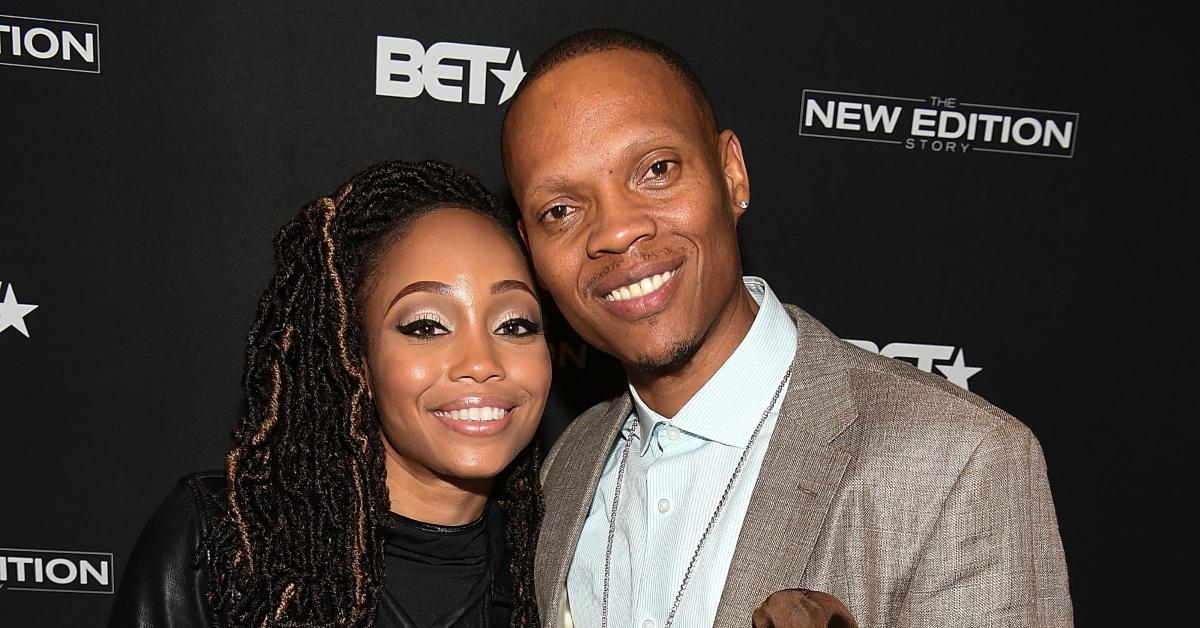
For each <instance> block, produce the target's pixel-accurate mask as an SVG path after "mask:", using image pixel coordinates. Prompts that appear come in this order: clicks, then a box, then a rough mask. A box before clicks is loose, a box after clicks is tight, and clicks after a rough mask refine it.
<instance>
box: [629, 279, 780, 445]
mask: <svg viewBox="0 0 1200 628" xmlns="http://www.w3.org/2000/svg"><path fill="white" fill-rule="evenodd" d="M742 282H743V283H744V284H745V285H746V290H747V291H749V292H750V296H751V297H753V298H754V300H755V302H757V303H758V313H757V314H755V316H754V322H753V323H752V324H751V325H750V331H748V332H747V333H746V337H745V338H742V342H741V343H739V344H738V346H737V349H734V351H733V353H732V354H730V356H729V359H727V360H725V363H724V364H722V365H721V368H719V369H717V372H716V373H715V374H713V376H712V378H710V379H709V380H708V381H707V382H706V383H705V384H704V386H702V387H701V388H700V390H698V391H697V392H696V394H695V395H693V396H692V398H691V399H689V400H688V402H687V403H685V404H684V405H683V407H682V408H680V410H679V412H678V413H677V414H676V415H675V416H674V417H670V418H667V417H664V416H662V415H660V414H658V413H657V412H655V411H653V410H651V409H650V408H648V407H647V406H646V404H645V403H644V402H643V401H642V398H641V397H640V396H639V395H638V393H637V390H635V389H634V387H633V385H632V384H630V385H629V393H630V396H632V397H633V407H634V411H635V412H636V413H637V416H638V417H639V420H638V436H639V437H640V438H641V441H640V446H639V453H640V454H642V455H645V453H646V451H647V449H648V448H649V445H650V440H651V439H650V436H651V434H653V432H654V427H655V425H656V424H658V423H662V422H664V421H669V422H670V424H671V425H673V426H675V427H677V428H679V429H681V430H683V431H685V432H688V433H689V434H692V435H695V436H698V437H700V438H703V439H706V440H711V441H716V442H719V443H722V444H724V445H729V446H731V447H739V448H744V447H745V446H746V443H748V442H749V441H750V435H751V434H752V433H753V432H754V428H755V426H756V425H757V424H758V419H759V418H761V416H762V413H763V411H765V410H766V409H767V408H766V406H767V404H768V403H770V402H771V397H772V395H774V394H775V389H776V388H777V387H778V386H779V382H780V380H782V379H783V377H784V375H785V374H786V373H787V372H788V371H789V370H790V369H791V365H792V358H794V357H795V354H796V325H795V323H793V322H792V319H791V317H789V316H788V314H787V310H785V309H783V304H781V303H780V302H779V299H778V298H776V296H775V293H774V292H772V291H771V287H770V286H768V285H767V282H766V281H763V280H762V279H760V278H758V277H749V276H747V277H743V278H742ZM776 403H777V404H778V402H776ZM632 420H633V417H632V416H631V417H630V419H629V421H630V422H632ZM628 427H630V425H629V423H628V422H627V423H626V428H628ZM623 433H626V434H627V430H626V432H623Z"/></svg>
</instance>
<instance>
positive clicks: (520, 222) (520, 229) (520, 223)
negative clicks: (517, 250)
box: [517, 216, 529, 251]
mask: <svg viewBox="0 0 1200 628" xmlns="http://www.w3.org/2000/svg"><path fill="white" fill-rule="evenodd" d="M517 233H519V234H521V244H524V245H525V250H526V251H528V250H529V234H527V233H525V217H524V216H522V217H520V218H517Z"/></svg>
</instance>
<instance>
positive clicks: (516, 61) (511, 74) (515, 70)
mask: <svg viewBox="0 0 1200 628" xmlns="http://www.w3.org/2000/svg"><path fill="white" fill-rule="evenodd" d="M513 53H514V54H515V55H516V56H515V57H514V58H513V62H512V66H510V67H509V68H508V69H507V70H492V74H495V75H496V78H498V79H500V81H501V82H503V83H504V91H503V92H500V102H498V103H496V104H498V105H499V104H503V103H504V101H506V100H508V99H509V98H512V97H513V94H515V93H517V86H518V85H520V84H521V79H523V78H525V66H523V65H521V51H520V50H514V51H513Z"/></svg>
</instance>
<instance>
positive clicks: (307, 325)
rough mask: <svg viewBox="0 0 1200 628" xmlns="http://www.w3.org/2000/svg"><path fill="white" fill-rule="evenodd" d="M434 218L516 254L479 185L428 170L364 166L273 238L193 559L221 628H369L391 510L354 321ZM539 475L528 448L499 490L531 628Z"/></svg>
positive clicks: (518, 605)
mask: <svg viewBox="0 0 1200 628" xmlns="http://www.w3.org/2000/svg"><path fill="white" fill-rule="evenodd" d="M444 207H462V208H466V209H471V210H474V211H476V212H478V213H480V214H483V215H484V216H486V217H488V218H490V219H492V220H493V221H494V222H495V223H496V224H497V225H499V226H500V227H501V228H502V229H504V231H505V232H506V233H507V234H508V235H509V236H510V237H511V238H512V239H513V241H514V243H516V242H518V239H517V235H516V229H515V226H514V224H513V218H512V216H511V214H510V213H509V212H508V211H506V210H505V209H504V208H503V207H502V206H501V205H500V203H499V202H498V201H497V200H496V198H495V197H494V196H492V195H491V194H490V193H489V192H488V191H487V190H486V189H485V188H484V187H483V185H482V184H480V182H479V181H478V180H477V179H475V178H474V177H473V176H471V175H469V174H467V173H465V172H462V171H460V170H457V169H455V168H453V167H451V166H449V165H448V164H444V163H441V162H435V161H424V162H419V163H410V162H400V161H391V162H384V163H380V164H376V165H374V166H372V167H370V168H368V169H367V170H365V171H363V172H361V173H359V174H357V175H355V176H354V177H353V178H352V179H351V180H350V181H349V182H348V183H346V184H345V185H343V186H342V187H341V188H340V189H339V190H338V192H337V193H336V194H335V195H334V196H332V197H326V198H320V199H318V200H316V201H314V202H312V203H310V204H309V205H307V206H306V207H305V208H304V209H303V210H302V211H301V212H300V214H299V215H298V216H296V217H295V218H294V219H292V220H291V221H289V222H288V223H287V224H285V225H284V226H283V227H282V228H281V229H280V230H279V233H278V235H277V236H276V237H275V242H274V244H275V269H276V270H275V275H274V277H273V278H272V280H271V283H270V286H269V287H268V288H267V290H266V291H265V292H264V293H263V296H262V298H261V300H260V301H259V304H258V312H257V315H256V317H255V320H254V323H253V324H252V325H251V327H250V332H249V334H248V338H247V342H246V370H245V374H244V376H243V380H242V388H243V390H244V392H245V395H246V402H247V413H246V415H245V416H244V417H243V418H242V420H241V421H239V423H238V424H237V426H236V427H235V428H234V430H233V440H234V446H233V448H232V449H231V450H230V451H229V454H228V455H227V456H226V477H227V481H228V486H227V500H228V510H229V514H228V516H226V517H225V518H224V519H223V520H222V521H221V523H220V524H219V525H217V526H216V527H215V528H214V529H213V530H212V531H211V532H210V534H209V535H208V537H207V538H206V539H205V542H204V544H203V545H202V546H201V548H200V551H199V552H198V554H197V561H198V562H199V561H203V562H204V563H206V566H207V568H208V572H209V588H210V589H209V600H210V602H211V604H212V606H213V609H214V611H215V613H216V615H217V618H218V621H219V622H220V624H221V625H222V626H228V627H240V626H263V627H265V626H298V625H303V626H363V627H369V626H372V625H373V624H374V620H375V614H376V610H377V608H378V605H379V596H380V591H381V589H382V587H383V584H384V554H383V538H382V534H381V533H382V529H383V526H384V525H385V523H384V522H385V516H386V514H387V512H388V509H389V500H388V491H387V486H386V484H385V483H384V474H385V472H384V449H383V444H382V441H381V438H380V436H379V423H378V418H377V416H376V413H375V408H374V405H373V404H372V402H371V400H370V398H369V397H368V395H367V382H366V378H365V374H364V373H363V370H362V368H361V366H360V362H359V357H358V356H360V355H361V354H362V348H363V343H364V340H363V334H362V330H361V325H360V322H359V321H360V313H361V312H362V304H363V302H364V300H365V298H366V295H367V294H368V293H369V292H370V289H371V287H372V284H373V282H374V276H373V275H374V273H375V272H376V269H375V265H376V264H377V260H378V258H379V256H380V255H381V254H382V253H383V252H384V251H385V250H386V248H387V247H388V246H389V245H391V244H392V243H393V242H395V241H396V240H397V239H398V238H399V237H400V236H401V235H402V234H403V233H404V231H405V229H406V227H407V226H408V225H410V224H411V223H412V222H413V221H414V220H415V219H416V218H418V217H420V216H422V215H425V214H427V213H430V212H432V211H436V210H437V209H439V208H444ZM518 246H519V245H518ZM538 467H539V454H538V452H537V449H536V444H531V445H530V446H529V447H528V448H526V450H525V451H523V452H521V454H520V455H519V456H518V457H517V459H516V460H514V461H513V463H512V464H511V465H509V468H508V469H506V470H505V472H504V473H503V474H502V476H501V477H500V478H498V481H497V488H498V489H499V491H500V492H499V494H498V496H497V504H498V506H499V507H500V509H501V511H502V512H503V513H504V515H505V520H506V526H505V530H504V536H505V542H506V544H507V545H508V547H509V549H510V552H511V561H510V567H509V569H510V572H511V576H512V580H513V596H514V600H515V608H514V612H513V622H512V624H513V625H514V626H529V627H532V626H537V625H538V621H537V605H536V602H535V599H534V596H533V574H532V568H533V550H534V546H535V544H536V541H537V531H538V526H539V524H540V522H541V516H542V502H541V493H540V489H539V483H538Z"/></svg>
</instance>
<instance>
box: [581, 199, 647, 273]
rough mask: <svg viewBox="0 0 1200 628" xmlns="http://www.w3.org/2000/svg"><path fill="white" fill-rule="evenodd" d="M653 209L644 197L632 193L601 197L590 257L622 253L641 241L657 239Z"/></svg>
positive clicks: (593, 230) (595, 220)
mask: <svg viewBox="0 0 1200 628" xmlns="http://www.w3.org/2000/svg"><path fill="white" fill-rule="evenodd" d="M649 210H650V208H649V207H647V206H646V205H645V203H644V202H642V201H641V200H640V199H637V198H630V196H628V195H621V194H608V195H604V196H601V197H598V198H597V199H596V206H595V209H594V213H593V215H594V218H593V220H592V225H591V230H590V232H589V233H588V240H587V253H588V256H589V257H592V258H598V257H601V256H603V255H614V254H615V255H620V254H622V253H624V252H625V251H628V250H629V247H631V246H633V243H634V242H637V241H638V240H641V239H653V238H654V236H655V234H656V233H657V229H658V227H657V224H656V223H655V221H654V217H653V216H652V215H651V213H650V211H649Z"/></svg>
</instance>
